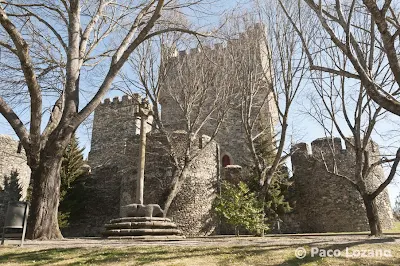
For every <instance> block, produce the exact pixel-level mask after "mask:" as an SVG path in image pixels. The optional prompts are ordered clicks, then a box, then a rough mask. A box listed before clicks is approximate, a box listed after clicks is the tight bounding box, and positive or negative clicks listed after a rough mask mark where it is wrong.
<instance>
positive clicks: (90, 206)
mask: <svg viewBox="0 0 400 266" xmlns="http://www.w3.org/2000/svg"><path fill="white" fill-rule="evenodd" d="M136 106H137V101H132V100H131V99H130V98H126V97H124V98H123V99H122V101H120V100H114V103H112V102H111V101H107V102H105V103H103V104H102V105H101V106H100V107H99V108H97V109H96V111H95V115H94V124H93V137H92V150H91V151H90V153H89V164H90V166H91V167H92V174H91V175H90V176H89V177H87V180H86V182H85V187H86V188H85V190H86V191H85V200H84V202H83V203H82V204H83V205H84V206H85V212H84V213H85V215H84V217H82V219H81V220H80V221H77V222H75V224H74V225H71V226H70V228H68V229H65V230H64V234H65V235H68V236H79V235H84V236H95V235H99V234H100V232H101V231H102V230H103V226H104V224H105V223H107V222H108V221H109V220H110V219H114V218H117V217H119V212H120V206H123V205H126V204H130V203H133V202H134V199H135V192H136V178H137V169H138V157H139V135H137V133H138V130H137V126H138V123H137V120H136V117H135V115H134V111H135V108H136ZM139 122H140V121H139ZM150 129H151V127H149V128H148V130H147V131H150ZM186 136H187V134H186V133H184V132H174V133H173V134H172V136H171V139H172V142H173V146H174V150H175V151H176V152H178V154H182V152H183V150H184V147H185V143H187V142H186ZM207 141H208V137H206V136H203V137H201V138H199V139H197V140H196V141H195V142H194V143H193V147H194V150H199V147H203V146H204V145H206V143H207ZM165 144H166V140H165V137H164V136H163V135H162V134H160V133H157V132H150V133H148V134H147V147H146V169H145V189H144V203H145V204H149V203H156V204H159V205H160V206H161V207H163V203H164V201H165V199H166V197H167V193H168V189H169V185H170V183H171V179H172V173H173V170H174V169H173V168H172V163H171V159H170V156H169V149H168V147H167V146H166V145H165ZM216 154H217V144H216V143H214V142H211V143H209V144H208V145H207V146H205V148H204V149H202V152H201V154H200V155H199V156H198V157H197V158H196V159H195V160H194V161H193V163H192V165H191V167H190V170H189V171H188V174H187V178H186V182H184V184H183V185H182V189H181V192H180V193H179V194H178V196H177V197H176V198H175V200H174V201H173V203H172V205H171V207H170V212H169V215H168V216H169V217H171V218H172V219H173V220H174V221H175V222H176V223H177V224H178V226H179V227H180V229H181V230H182V231H183V232H184V233H185V234H187V235H204V234H209V233H210V232H211V231H212V229H213V224H212V221H211V213H210V210H211V203H212V200H213V197H214V195H215V193H214V186H213V185H215V181H216V178H217V173H218V171H217V162H218V161H217V155H216ZM208 223H210V224H211V226H210V227H208V226H205V225H206V224H208Z"/></svg>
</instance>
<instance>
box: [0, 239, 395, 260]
mask: <svg viewBox="0 0 400 266" xmlns="http://www.w3.org/2000/svg"><path fill="white" fill-rule="evenodd" d="M393 241H394V239H387V238H386V239H365V240H362V241H357V242H352V243H346V244H334V245H324V244H323V243H321V241H314V242H311V243H307V244H306V245H307V246H308V247H313V246H314V247H320V248H324V249H326V250H327V249H333V250H335V249H339V250H342V251H343V250H345V249H346V248H347V247H348V248H351V247H354V246H358V245H363V244H385V243H390V242H393ZM322 242H323V241H322ZM318 245H321V246H318ZM301 246H303V245H302V244H280V245H274V246H262V245H261V246H258V245H256V246H248V245H246V246H241V245H238V246H203V247H183V246H176V247H171V246H170V247H166V246H155V247H149V246H147V247H137V246H136V247H126V248H124V247H123V248H110V247H104V248H65V249H64V248H53V249H47V250H39V251H25V250H24V249H12V250H11V251H8V250H7V249H5V250H3V252H1V253H2V254H1V256H0V264H6V263H9V264H11V263H14V264H17V265H19V264H29V265H38V266H39V265H49V264H53V263H57V262H60V261H64V263H63V265H85V264H90V265H109V264H115V265H119V264H126V263H127V262H129V263H133V264H134V265H149V264H151V263H157V262H161V263H163V264H164V263H165V264H167V263H171V262H176V261H179V260H185V261H187V259H200V261H201V259H202V258H203V257H204V258H205V260H204V261H207V260H206V259H209V261H210V260H212V261H213V262H215V263H218V265H226V266H227V265H231V264H233V263H235V262H245V263H247V262H249V264H250V265H303V264H305V263H316V264H323V263H324V259H323V258H321V257H317V256H316V257H311V256H307V257H306V258H304V259H302V260H300V259H297V258H295V256H294V250H295V249H296V248H297V247H301ZM0 251H1V249H0ZM393 255H394V254H393ZM271 258H275V260H276V261H279V262H278V263H276V264H271V262H270V260H271ZM338 259H339V260H342V259H343V260H347V261H349V262H351V264H352V265H364V264H363V262H364V263H365V258H364V259H359V258H351V259H348V258H345V257H343V258H338ZM204 265H206V264H204ZM346 265H347V264H346ZM371 265H400V259H398V258H392V260H391V263H390V264H385V262H382V263H379V261H378V262H377V263H375V261H374V263H373V264H371Z"/></svg>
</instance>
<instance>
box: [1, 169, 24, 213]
mask: <svg viewBox="0 0 400 266" xmlns="http://www.w3.org/2000/svg"><path fill="white" fill-rule="evenodd" d="M18 175H19V174H18V172H17V171H12V172H11V173H10V175H9V176H7V175H5V176H4V181H3V189H2V190H1V191H0V202H1V203H3V204H4V206H6V205H7V204H8V202H10V201H19V200H20V199H22V187H21V186H20V185H19V183H18Z"/></svg>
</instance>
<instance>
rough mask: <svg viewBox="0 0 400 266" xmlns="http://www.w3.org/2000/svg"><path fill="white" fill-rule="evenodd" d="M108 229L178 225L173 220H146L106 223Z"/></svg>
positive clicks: (170, 226)
mask: <svg viewBox="0 0 400 266" xmlns="http://www.w3.org/2000/svg"><path fill="white" fill-rule="evenodd" d="M105 228H107V229H130V228H132V229H137V228H139V229H141V228H143V229H152V228H154V229H156V228H177V225H176V224H175V223H172V222H165V221H145V222H122V223H111V224H106V225H105Z"/></svg>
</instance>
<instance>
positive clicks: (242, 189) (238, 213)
mask: <svg viewBox="0 0 400 266" xmlns="http://www.w3.org/2000/svg"><path fill="white" fill-rule="evenodd" d="M213 207H214V211H215V212H216V213H217V214H219V215H220V216H222V217H224V218H225V220H226V222H227V223H228V224H230V225H232V226H234V227H235V233H236V235H239V227H244V228H245V229H247V230H248V231H250V232H253V233H259V232H260V231H261V230H266V229H268V227H267V226H266V225H265V224H264V219H263V217H262V216H263V214H262V204H261V203H260V202H259V201H258V200H257V197H256V195H255V193H254V192H251V191H250V189H249V187H248V186H247V185H246V184H245V183H244V182H242V181H240V182H239V184H237V185H234V184H231V183H229V182H227V181H223V182H222V185H221V195H218V196H217V198H216V200H215V201H214V206H213Z"/></svg>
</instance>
